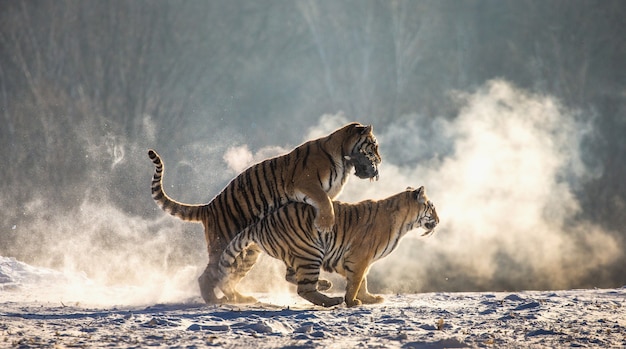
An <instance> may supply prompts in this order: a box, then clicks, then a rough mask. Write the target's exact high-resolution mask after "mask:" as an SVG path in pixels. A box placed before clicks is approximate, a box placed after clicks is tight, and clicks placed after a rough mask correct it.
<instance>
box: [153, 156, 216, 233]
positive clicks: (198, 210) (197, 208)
mask: <svg viewBox="0 0 626 349" xmlns="http://www.w3.org/2000/svg"><path fill="white" fill-rule="evenodd" d="M148 156H149V157H150V160H152V162H153V163H154V166H155V168H154V176H153V177H152V198H153V199H154V202H156V204H157V205H158V206H159V207H160V208H161V209H162V210H163V211H165V212H167V213H169V214H171V215H172V216H174V217H178V218H180V219H182V220H184V221H188V222H202V208H203V206H204V205H188V204H184V203H181V202H178V201H176V200H174V199H172V198H170V197H169V196H168V195H167V194H166V193H165V191H163V171H164V168H163V162H162V161H161V157H160V156H159V154H157V152H155V151H154V150H152V149H150V150H148Z"/></svg>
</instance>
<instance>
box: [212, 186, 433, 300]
mask: <svg viewBox="0 0 626 349" xmlns="http://www.w3.org/2000/svg"><path fill="white" fill-rule="evenodd" d="M333 206H334V208H335V220H336V224H335V226H334V228H333V231H332V233H331V234H325V233H322V232H320V231H319V230H318V229H317V228H316V227H315V223H314V220H315V211H314V210H313V208H312V207H311V206H308V205H305V204H302V203H295V202H294V203H289V204H287V205H285V206H282V207H281V208H279V209H278V210H276V211H274V212H272V213H271V214H270V215H268V216H266V217H264V218H263V219H261V221H259V222H258V223H256V224H254V225H251V226H249V227H247V228H246V229H244V230H243V231H242V232H241V233H240V234H239V235H237V236H236V237H235V238H234V239H233V240H232V241H231V242H230V244H229V245H228V246H227V247H226V249H224V252H223V253H222V256H221V258H220V261H219V273H218V274H219V280H218V282H217V286H218V287H219V288H220V289H221V290H222V292H223V293H224V296H225V298H226V301H227V302H231V303H242V302H247V301H248V300H249V297H245V298H242V299H240V298H238V297H239V293H238V292H236V291H235V287H236V285H237V282H238V280H239V279H238V278H233V277H232V275H233V272H234V271H235V270H236V268H237V262H238V259H240V257H239V256H240V255H241V254H245V253H246V249H248V248H249V246H251V245H254V244H256V245H257V246H258V247H260V248H261V250H262V251H264V252H266V253H267V254H268V255H270V256H271V257H273V258H276V259H279V260H281V261H283V262H284V264H285V265H286V267H287V273H286V277H285V278H286V280H287V281H288V282H290V283H294V284H296V285H297V292H298V295H300V296H301V297H302V298H304V299H306V300H308V301H310V302H311V303H313V304H315V305H321V306H324V307H331V306H335V305H338V304H341V303H343V301H344V297H327V296H326V295H324V294H322V293H320V292H319V290H322V288H321V287H320V285H318V278H319V274H320V269H324V270H325V271H328V272H336V273H339V274H341V275H342V276H344V277H345V278H346V279H347V284H346V292H345V302H346V305H347V306H348V307H353V306H358V305H361V304H372V303H381V302H383V301H384V298H383V297H381V296H374V295H372V294H370V293H369V291H368V290H367V278H366V276H367V273H368V271H369V269H370V267H371V265H372V264H373V263H374V262H376V261H378V260H380V259H381V258H383V257H386V256H387V255H389V254H390V253H391V252H392V251H393V250H394V249H395V248H396V247H397V246H398V243H399V241H400V239H401V238H402V237H403V236H404V235H405V234H406V233H407V232H408V231H410V230H412V229H414V228H418V227H422V228H423V229H424V230H426V231H425V232H424V233H423V234H422V236H428V235H431V234H433V232H434V229H435V227H436V226H437V225H438V224H439V216H438V215H437V210H436V209H435V205H434V204H433V203H432V202H431V201H430V200H429V199H428V197H427V196H426V190H425V189H424V187H423V186H422V187H420V188H418V189H414V188H411V187H409V188H407V189H406V190H405V191H403V192H400V193H398V194H395V195H392V196H390V197H388V198H386V199H382V200H378V201H374V200H365V201H361V202H358V203H355V204H350V203H342V202H339V201H334V202H333ZM328 287H330V285H325V286H324V289H327V288H328Z"/></svg>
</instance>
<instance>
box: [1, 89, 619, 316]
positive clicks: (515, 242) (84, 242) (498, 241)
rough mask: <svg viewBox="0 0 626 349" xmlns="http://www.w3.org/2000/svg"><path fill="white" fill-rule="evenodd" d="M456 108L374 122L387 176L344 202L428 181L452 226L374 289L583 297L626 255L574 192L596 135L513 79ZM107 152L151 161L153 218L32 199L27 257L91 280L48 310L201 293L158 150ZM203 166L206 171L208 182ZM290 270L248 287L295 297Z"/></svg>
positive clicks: (247, 153) (247, 158) (62, 289)
mask: <svg viewBox="0 0 626 349" xmlns="http://www.w3.org/2000/svg"><path fill="white" fill-rule="evenodd" d="M454 99H455V101H456V103H457V104H458V115H457V116H455V117H454V118H452V119H448V118H444V117H438V118H432V117H423V116H419V115H408V116H405V117H403V118H401V119H400V120H399V121H396V122H395V123H394V124H392V125H374V132H375V133H376V135H377V138H378V140H379V142H380V151H381V153H382V156H383V163H382V164H381V166H380V180H379V181H378V182H370V181H366V180H359V179H357V178H356V177H354V176H351V178H350V180H349V182H348V183H347V185H346V186H345V188H344V191H343V193H342V195H341V196H340V197H339V199H340V200H342V201H348V202H355V201H359V200H363V199H370V198H371V199H380V198H384V197H386V196H389V195H391V194H394V193H396V192H399V191H401V190H404V189H405V188H406V187H407V186H413V187H416V186H420V185H424V186H425V187H426V190H427V193H428V195H429V196H430V198H431V200H432V201H433V202H434V203H435V205H436V207H437V209H438V213H439V216H440V219H441V224H440V226H439V227H438V228H437V231H436V233H435V234H434V235H433V236H432V237H429V238H419V237H418V236H419V234H417V233H415V232H412V233H409V234H408V235H407V237H405V239H404V240H403V241H402V243H401V244H400V247H399V248H398V249H397V250H396V251H395V252H394V253H392V254H391V255H390V256H389V257H387V258H386V259H383V260H382V261H380V262H379V263H377V264H375V266H374V267H373V268H372V270H371V272H370V274H369V279H368V280H369V286H370V289H371V290H372V291H374V292H415V291H432V290H448V291H455V290H494V289H520V288H522V289H557V288H569V287H571V286H572V285H579V283H577V282H578V281H579V280H581V279H585V280H587V279H589V278H590V276H592V275H594V274H596V273H601V272H602V269H603V267H605V266H606V265H609V264H610V263H612V262H614V261H615V260H616V259H617V258H619V257H620V256H621V251H619V250H618V249H617V247H616V246H618V244H617V243H616V241H614V238H613V237H612V235H611V234H607V233H606V232H604V231H602V230H601V229H600V228H599V227H597V226H595V225H593V224H590V223H586V222H582V221H580V220H579V219H577V214H578V213H579V212H580V206H579V203H578V202H577V199H576V196H575V195H574V192H575V190H576V188H577V187H578V186H579V185H581V184H582V183H584V181H586V180H588V179H589V178H590V176H592V175H593V174H594V173H595V172H594V171H593V169H588V168H586V167H585V165H584V163H583V162H582V161H581V156H580V150H579V149H580V143H581V141H583V139H584V137H586V135H587V133H588V132H589V131H590V128H589V126H588V125H587V124H586V123H585V122H582V121H579V119H580V118H579V117H577V115H576V113H575V112H574V111H571V110H568V109H567V108H565V107H564V106H562V105H560V104H559V102H558V101H556V100H554V99H553V98H550V97H546V96H539V95H533V94H530V93H528V92H526V91H523V90H520V89H517V88H516V87H514V86H512V85H511V84H509V83H507V82H505V81H491V82H488V83H487V84H486V85H485V86H483V87H482V88H481V89H479V90H478V91H476V92H474V93H457V94H456V95H455V96H454ZM349 121H352V120H349V119H347V118H346V117H345V116H344V115H341V114H338V115H325V116H322V117H321V118H320V120H319V123H318V125H317V126H315V127H313V128H311V129H310V130H308V132H307V133H305V134H304V135H303V141H304V140H306V139H310V138H314V137H319V136H321V135H324V134H327V133H329V132H330V131H332V130H334V129H336V128H337V127H339V126H341V125H343V124H345V123H347V122H349ZM357 121H358V120H357ZM143 122H144V126H145V129H146V130H145V132H146V134H147V137H146V139H147V141H148V142H149V143H153V142H154V141H153V139H154V133H155V131H154V129H155V126H154V125H153V123H152V122H151V120H150V119H149V117H146V118H144V120H143ZM107 142H109V143H110V144H109V145H108V149H109V150H108V151H107V152H105V153H106V154H108V155H107V156H108V157H109V158H110V159H108V160H107V164H108V165H107V166H108V168H109V169H110V170H111V171H113V172H114V171H120V168H123V167H124V166H125V165H128V164H129V163H136V164H141V166H139V165H137V166H138V167H137V168H132V176H136V177H137V178H138V180H137V182H138V183H144V184H145V185H144V186H142V187H141V188H137V190H136V191H137V194H136V199H133V198H130V199H131V200H136V201H138V202H139V204H140V205H145V207H151V209H152V210H153V211H152V212H153V213H152V215H153V216H152V217H139V216H135V215H132V214H129V213H126V212H125V211H124V210H123V209H120V208H117V207H115V206H113V205H112V204H110V203H109V202H108V197H109V196H110V195H111V194H106V193H101V192H100V191H98V190H97V189H95V188H94V189H93V191H91V192H90V193H88V194H87V195H86V196H85V197H84V198H83V199H82V201H81V203H80V204H79V205H77V208H74V209H71V210H67V211H63V210H52V209H51V208H50V206H51V205H50V202H49V201H47V200H45V199H35V200H33V201H31V202H29V203H27V204H26V205H25V206H24V208H23V212H21V214H22V215H23V216H25V217H28V221H27V223H20V224H19V225H13V230H15V231H17V232H18V233H19V235H16V237H15V241H14V242H13V244H14V246H15V248H16V249H18V250H19V253H17V252H18V251H16V253H15V255H16V256H17V257H18V258H19V257H24V259H27V260H28V261H29V262H31V263H35V264H37V265H40V266H46V267H52V268H55V269H57V270H61V271H63V272H64V273H65V274H66V275H75V276H77V277H75V278H73V279H72V280H73V281H72V282H66V283H64V284H60V285H57V286H58V287H57V289H56V291H55V292H47V293H45V294H44V293H42V294H41V297H42V298H40V299H39V300H46V299H48V300H55V301H56V300H68V299H69V300H76V301H81V302H94V303H99V304H116V303H118V304H119V303H125V304H129V303H141V304H146V303H152V302H163V301H181V300H185V299H188V298H189V297H197V296H198V290H197V285H196V277H197V276H198V275H199V274H200V272H201V271H202V268H203V267H204V265H205V263H206V261H207V257H206V247H205V241H204V236H203V233H202V228H201V226H200V225H199V224H190V223H182V222H180V221H178V220H177V219H175V218H172V217H170V216H168V215H165V214H164V213H161V212H160V210H159V209H158V208H156V206H155V205H154V204H153V203H152V202H151V198H150V195H149V179H150V176H151V173H152V167H151V166H150V164H149V161H148V160H147V157H146V156H145V151H144V150H145V149H147V148H148V147H150V144H139V143H136V144H132V146H129V145H126V146H124V145H123V144H121V143H124V142H123V140H115V139H109V140H105V141H104V143H105V144H108V143H107ZM195 146H196V145H194V147H195ZM198 149H199V148H198ZM202 149H204V151H205V154H206V153H207V152H209V150H206V148H202ZM211 149H213V148H211ZM210 151H212V152H214V149H213V150H210ZM285 151H287V149H285V148H283V147H280V146H272V147H266V148H263V149H261V150H259V151H257V152H255V153H254V152H252V151H251V150H250V149H249V148H248V146H247V145H245V144H239V145H230V147H227V148H223V152H222V154H223V155H222V158H221V159H219V158H218V160H217V161H219V162H220V163H219V164H216V163H215V164H213V166H211V171H220V169H225V168H226V166H227V167H228V168H229V169H230V173H227V174H222V175H220V176H221V177H224V178H228V177H229V176H230V178H232V177H233V176H234V175H235V174H236V173H238V172H240V171H241V170H243V169H244V168H245V167H247V166H249V165H250V164H252V163H254V162H257V161H260V160H262V159H264V158H266V157H268V156H274V155H276V154H280V153H284V152H285ZM94 153H95V150H94ZM169 160H170V159H168V158H167V157H165V162H166V171H167V172H166V174H165V182H166V189H172V190H171V191H170V194H171V195H172V196H173V197H175V198H178V199H181V198H180V196H179V195H178V192H177V190H182V189H180V188H172V186H171V185H170V186H167V183H168V181H171V177H174V176H175V175H176V172H173V170H174V168H176V159H171V160H172V161H169ZM180 162H184V159H183V160H181V161H180ZM170 165H171V166H170ZM107 166H104V167H107ZM195 166H196V165H195V164H194V167H195ZM198 167H202V169H206V168H207V166H206V165H204V164H202V165H199V166H198ZM202 169H199V170H197V172H193V173H192V175H194V176H200V175H199V174H200V173H202V171H201V170H202ZM205 172H206V171H205ZM223 172H228V171H223ZM100 176H102V175H100ZM205 176H206V175H205ZM94 177H96V178H97V179H101V178H100V177H97V175H94ZM115 178H118V177H115V176H113V180H114V179H115ZM200 179H201V180H202V181H203V182H205V183H206V182H208V180H207V179H206V178H205V177H203V176H200ZM105 186H106V187H107V188H114V187H115V183H114V182H105ZM183 189H184V188H183ZM201 190H202V191H206V190H207V189H206V188H201ZM218 191H219V188H218V189H217V190H215V191H214V193H215V194H216V193H217V192H218ZM117 195H122V194H121V193H118V194H117ZM125 195H128V193H125ZM208 199H210V197H209V198H208ZM208 199H207V200H208ZM25 256H28V258H26V257H25ZM283 273H284V268H283V267H282V265H281V263H279V262H277V261H274V260H272V259H270V258H269V257H267V256H264V257H263V258H262V261H261V263H259V264H258V265H257V266H256V267H255V268H254V270H253V271H252V273H251V275H249V277H248V278H247V279H246V280H245V281H244V282H243V283H242V288H243V289H244V290H248V291H268V290H269V289H268V287H269V286H268V285H278V286H277V287H278V289H279V290H286V289H289V288H290V286H287V284H286V282H285V281H282V279H283V275H284V274H283ZM325 276H326V277H328V275H325ZM267 278H270V279H271V280H270V282H268V281H267ZM76 280H79V281H80V280H90V281H89V282H90V283H91V284H90V285H91V286H89V287H86V286H85V285H86V284H85V283H84V282H83V283H82V285H83V287H82V288H81V287H79V286H77V285H78V284H80V282H79V283H78V284H77V281H76ZM335 281H336V279H335ZM81 282H82V281H81ZM339 285H341V283H339ZM116 287H118V288H119V287H123V289H116ZM124 290H125V291H124ZM272 291H273V292H277V290H276V289H272ZM338 291H340V290H338Z"/></svg>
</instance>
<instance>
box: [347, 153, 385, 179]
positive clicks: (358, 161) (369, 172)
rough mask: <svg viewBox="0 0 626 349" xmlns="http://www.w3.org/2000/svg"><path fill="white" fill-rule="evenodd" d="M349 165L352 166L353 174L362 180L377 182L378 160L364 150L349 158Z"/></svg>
mask: <svg viewBox="0 0 626 349" xmlns="http://www.w3.org/2000/svg"><path fill="white" fill-rule="evenodd" d="M350 163H351V164H352V165H353V166H354V174H355V175H356V176H357V177H359V178H362V179H365V178H369V179H376V180H378V176H379V175H378V164H379V163H380V160H379V159H378V158H377V157H376V156H375V155H371V154H367V153H366V152H365V151H364V150H361V151H358V152H356V153H354V154H352V155H351V156H350Z"/></svg>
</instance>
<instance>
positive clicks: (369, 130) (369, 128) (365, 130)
mask: <svg viewBox="0 0 626 349" xmlns="http://www.w3.org/2000/svg"><path fill="white" fill-rule="evenodd" d="M373 130H374V127H373V126H372V125H367V126H365V127H363V128H362V130H361V134H362V135H364V134H369V133H372V131H373Z"/></svg>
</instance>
